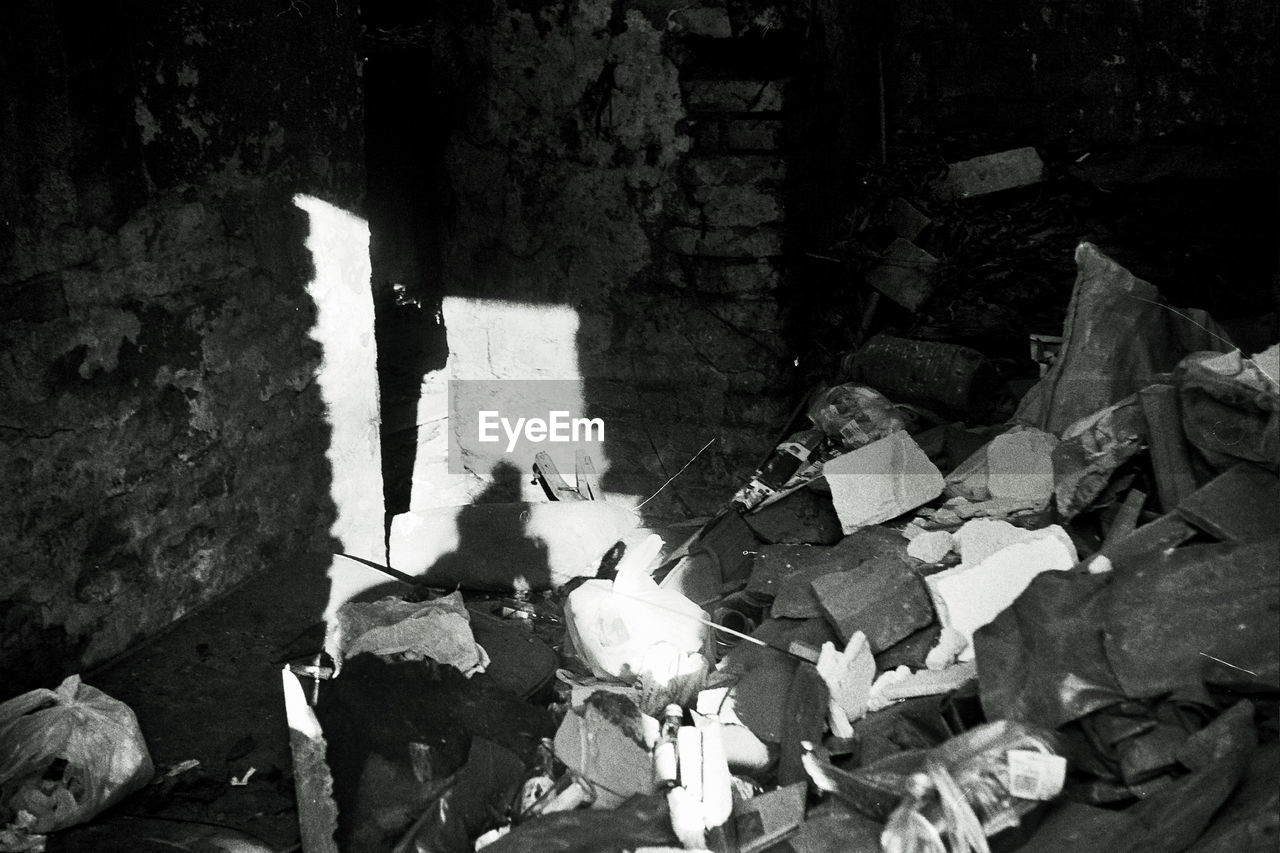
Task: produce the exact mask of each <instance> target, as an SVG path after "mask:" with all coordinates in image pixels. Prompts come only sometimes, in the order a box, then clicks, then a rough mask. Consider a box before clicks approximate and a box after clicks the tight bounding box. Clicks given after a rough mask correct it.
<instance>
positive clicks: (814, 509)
mask: <svg viewBox="0 0 1280 853" xmlns="http://www.w3.org/2000/svg"><path fill="white" fill-rule="evenodd" d="M746 521H747V524H749V525H750V526H751V529H752V530H754V531H755V532H756V535H757V536H759V537H760V538H761V539H763V540H764V541H765V542H768V543H771V544H809V545H832V544H834V543H836V542H839V541H840V537H841V535H842V533H841V530H840V519H839V518H838V517H837V516H836V511H835V508H834V507H833V506H831V499H830V498H829V497H827V496H826V495H821V494H818V493H817V492H815V491H813V490H812V489H800V490H799V491H796V492H792V493H791V494H790V495H788V496H787V497H785V498H783V499H782V500H780V501H778V502H777V503H772V504H769V505H768V506H766V507H765V508H764V509H761V510H757V511H756V512H754V513H752V514H751V515H748V516H747V517H746Z"/></svg>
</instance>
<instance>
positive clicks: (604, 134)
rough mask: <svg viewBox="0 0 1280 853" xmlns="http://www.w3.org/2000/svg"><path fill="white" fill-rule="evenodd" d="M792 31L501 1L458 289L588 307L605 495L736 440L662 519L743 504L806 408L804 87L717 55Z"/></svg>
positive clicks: (467, 144) (662, 508)
mask: <svg viewBox="0 0 1280 853" xmlns="http://www.w3.org/2000/svg"><path fill="white" fill-rule="evenodd" d="M775 21H777V22H781V21H782V16H781V15H779V14H777V13H776V12H774V13H773V15H772V16H771V14H770V11H769V7H767V4H731V5H730V6H726V5H725V4H723V3H716V2H706V3H687V2H683V3H673V2H627V0H557V2H536V0H525V1H524V2H515V0H511V2H508V3H495V4H494V6H493V14H492V18H491V21H490V22H489V26H488V27H487V29H486V30H485V34H484V36H483V37H482V38H481V39H480V40H479V41H478V43H473V49H475V50H479V51H481V52H483V53H485V54H486V58H485V59H484V61H482V62H479V63H474V62H473V63H469V65H470V66H472V67H477V66H478V67H482V68H484V69H485V74H484V76H483V78H482V79H481V80H479V81H474V83H475V85H476V86H477V89H478V94H477V103H478V108H476V109H474V110H472V111H471V112H470V113H469V114H468V115H467V116H466V118H465V120H464V122H463V127H461V128H460V129H459V131H458V132H456V133H454V134H453V136H452V138H451V140H450V143H449V146H448V154H447V169H446V171H447V173H448V174H449V176H450V181H451V193H450V195H449V197H450V202H451V205H452V208H451V217H452V219H453V222H452V227H451V228H450V229H449V234H448V235H447V237H446V238H445V240H444V241H443V242H444V245H445V251H444V263H443V268H444V281H443V282H442V287H443V291H444V293H445V294H446V295H461V296H467V297H480V298H496V299H511V300H518V301H524V302H534V303H551V304H558V305H569V306H571V307H572V308H574V309H575V310H576V311H577V312H578V316H579V321H580V328H579V332H578V334H577V340H576V345H577V352H578V363H579V372H580V375H581V377H582V378H583V379H584V380H585V389H586V397H587V399H586V407H587V412H586V414H587V415H588V416H590V417H603V418H604V419H605V420H606V423H607V424H608V426H609V429H610V431H611V432H610V437H609V440H608V442H609V455H610V458H609V464H610V466H611V468H610V472H609V474H608V475H607V476H606V478H605V483H604V486H605V488H606V490H609V491H619V492H630V493H633V494H640V495H643V494H647V493H649V492H651V491H653V490H654V489H656V488H657V487H658V486H659V485H661V484H662V482H663V481H665V480H666V479H667V478H668V477H669V476H670V475H672V474H674V473H675V472H676V471H677V470H678V469H679V468H680V466H681V465H683V464H684V463H685V462H686V461H688V460H689V459H691V458H692V457H693V456H694V455H695V453H697V451H698V450H699V448H700V447H702V446H703V445H704V444H705V443H707V442H708V441H709V440H711V439H715V443H714V444H713V445H712V447H711V448H710V449H708V451H707V453H706V454H705V455H704V456H703V457H702V458H700V459H699V461H698V463H697V467H696V468H693V469H691V473H690V476H688V477H687V478H683V479H682V480H679V481H677V482H676V483H675V484H673V485H672V486H671V487H670V489H669V490H668V491H666V492H664V493H663V495H662V496H661V497H660V498H659V499H658V500H656V501H655V502H654V503H653V504H652V505H651V506H650V507H649V509H650V510H653V511H654V512H655V514H658V515H664V514H666V515H671V514H675V515H679V514H704V513H707V512H710V511H713V510H714V509H715V508H716V507H717V506H718V505H720V504H721V503H723V502H724V501H725V499H726V498H727V497H728V496H729V495H730V494H731V493H732V489H733V488H734V487H735V486H736V484H737V483H738V482H739V481H740V480H741V479H742V478H743V477H744V476H746V475H747V474H749V473H750V470H751V467H752V466H753V465H754V463H755V462H756V461H757V460H758V458H759V455H760V453H761V452H762V451H763V450H764V449H766V448H767V447H768V446H769V445H770V444H771V443H772V440H773V439H774V438H775V435H774V431H775V430H776V429H777V428H778V424H779V423H780V422H781V421H782V420H785V415H786V412H787V411H788V410H789V406H790V400H789V397H788V394H789V391H790V388H789V383H788V376H789V374H788V369H789V366H790V365H789V364H788V362H787V359H786V344H785V342H784V340H783V336H782V330H783V326H784V319H785V318H784V317H783V315H782V313H781V309H780V302H779V298H778V294H779V291H780V289H781V288H782V287H783V282H784V278H785V268H784V267H785V264H784V262H783V260H782V256H783V254H784V227H783V222H784V211H783V209H782V204H781V199H782V193H781V189H780V188H781V185H782V183H783V181H784V179H785V160H786V150H785V149H786V145H785V142H784V133H783V130H782V127H783V124H784V114H785V110H784V100H783V85H784V83H785V81H784V80H779V79H773V78H774V77H775V76H776V75H775V74H773V73H772V72H770V73H768V74H763V73H762V74H758V75H755V78H754V79H750V80H745V81H744V80H743V79H742V75H741V73H740V69H737V68H734V67H730V66H727V65H723V64H722V65H720V66H715V62H714V60H707V56H715V55H719V54H720V53H723V52H725V51H726V50H727V51H728V52H732V51H733V49H734V48H733V45H734V44H735V43H738V42H739V40H742V39H750V38H752V37H753V34H756V35H758V31H759V29H760V28H761V27H762V26H769V25H772V22H775ZM473 36H474V34H473ZM739 49H740V48H739ZM709 65H710V66H715V67H712V68H711V69H710V70H708V66H709ZM743 93H747V96H746V97H745V98H744V97H743ZM735 99H737V100H735ZM457 348H458V347H457V342H456V341H453V340H452V339H451V349H453V350H454V351H456V350H457ZM563 378H577V377H563Z"/></svg>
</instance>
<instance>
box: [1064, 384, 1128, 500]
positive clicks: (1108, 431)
mask: <svg viewBox="0 0 1280 853" xmlns="http://www.w3.org/2000/svg"><path fill="white" fill-rule="evenodd" d="M1146 443H1147V422H1146V418H1145V417H1144V416H1143V412H1142V406H1141V404H1140V403H1139V402H1138V398H1137V396H1136V395H1131V396H1129V397H1126V398H1124V399H1123V400H1120V401H1118V402H1116V403H1113V404H1112V405H1110V406H1107V407H1106V408H1104V409H1100V410H1098V411H1097V412H1094V413H1092V414H1090V415H1086V416H1085V417H1083V418H1081V419H1080V420H1078V421H1076V422H1075V423H1073V424H1071V425H1070V426H1068V427H1067V428H1066V429H1064V430H1063V431H1062V440H1061V441H1060V442H1059V443H1058V446H1057V447H1055V448H1054V449H1053V476H1054V486H1053V495H1054V502H1055V504H1056V506H1057V510H1058V515H1059V517H1061V518H1062V519H1063V520H1064V521H1070V520H1071V519H1073V518H1075V517H1076V516H1077V515H1079V514H1080V513H1081V512H1083V511H1085V510H1086V509H1088V508H1089V507H1090V506H1091V505H1092V504H1093V502H1094V500H1095V499H1096V498H1097V497H1098V496H1099V495H1101V494H1102V492H1103V491H1104V490H1105V489H1106V487H1107V484H1108V483H1109V482H1110V481H1111V478H1112V476H1113V475H1114V474H1115V472H1116V470H1117V469H1118V468H1119V467H1120V466H1121V465H1123V464H1124V463H1125V462H1127V461H1129V460H1130V459H1132V458H1133V457H1134V456H1136V455H1137V454H1138V453H1139V452H1140V451H1141V450H1142V448H1143V447H1144V446H1145V445H1146Z"/></svg>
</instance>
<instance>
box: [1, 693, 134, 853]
mask: <svg viewBox="0 0 1280 853" xmlns="http://www.w3.org/2000/svg"><path fill="white" fill-rule="evenodd" d="M154 772H155V768H154V767H153V766H152V764H151V756H150V754H149V753H148V752H147V744H146V742H145V741H144V740H143V738H142V731H141V730H140V729H139V728H138V719H137V717H136V716H134V713H133V710H132V709H131V708H129V706H128V705H126V704H124V703H123V702H120V701H118V700H116V699H112V698H111V697H110V696H108V695H107V694H105V693H103V692H102V691H101V690H98V689H97V688H94V687H90V686H89V685H87V684H81V683H80V676H79V675H72V676H68V677H67V678H66V680H64V681H63V682H62V684H60V685H59V686H58V689H57V690H48V689H45V688H41V689H38V690H31V691H29V692H27V693H23V694H22V695H21V696H16V697H14V698H13V699H10V700H9V701H7V702H5V703H4V704H0V827H9V826H10V825H12V824H15V823H16V824H18V825H19V826H21V827H22V829H23V830H25V831H26V832H28V833H37V834H44V833H48V832H53V831H54V830H57V829H63V828H65V827H68V826H72V825H73V824H77V823H81V822H82V821H86V820H88V819H89V818H91V817H93V816H94V815H96V814H98V813H99V812H100V811H102V810H103V809H105V808H107V807H108V806H111V805H114V804H115V803H117V802H119V801H120V800H122V799H124V798H125V797H126V796H128V795H129V794H131V793H133V792H134V791H136V790H138V789H139V788H142V787H143V786H145V785H146V784H147V783H148V782H150V781H151V777H152V774H153V773H154Z"/></svg>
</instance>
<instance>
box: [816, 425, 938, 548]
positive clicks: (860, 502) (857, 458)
mask: <svg viewBox="0 0 1280 853" xmlns="http://www.w3.org/2000/svg"><path fill="white" fill-rule="evenodd" d="M823 474H824V475H825V478H826V481H827V483H828V484H829V485H830V486H831V500H832V503H834V504H835V508H836V514H837V515H839V516H840V524H841V526H842V527H843V528H844V531H845V532H846V533H851V532H853V531H854V530H856V529H858V528H859V527H865V526H867V525H871V524H878V523H880V522H882V521H888V520H889V519H891V518H896V517H897V516H899V515H902V514H903V513H904V512H908V511H910V510H913V509H915V508H916V507H918V506H920V505H921V504H924V503H927V502H928V501H931V500H933V499H934V498H936V497H937V496H938V495H940V494H941V493H942V486H943V481H942V474H941V473H940V472H939V471H938V469H937V467H936V466H935V465H934V464H933V463H932V462H931V461H929V457H928V456H926V455H925V454H924V451H922V450H921V449H920V447H919V445H917V444H916V443H915V441H913V440H912V438H911V436H909V435H907V433H906V432H904V431H902V430H899V431H898V432H894V433H891V434H889V435H887V436H885V437H884V438H881V439H879V440H877V441H873V442H871V443H870V444H868V445H866V446H865V447H860V448H858V449H857V450H855V451H853V452H851V453H846V454H844V455H843V456H838V457H836V458H835V459H832V460H831V461H830V462H828V463H826V465H825V466H824V467H823Z"/></svg>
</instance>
